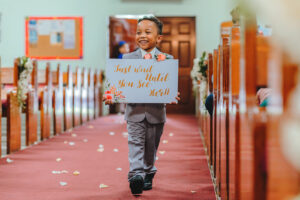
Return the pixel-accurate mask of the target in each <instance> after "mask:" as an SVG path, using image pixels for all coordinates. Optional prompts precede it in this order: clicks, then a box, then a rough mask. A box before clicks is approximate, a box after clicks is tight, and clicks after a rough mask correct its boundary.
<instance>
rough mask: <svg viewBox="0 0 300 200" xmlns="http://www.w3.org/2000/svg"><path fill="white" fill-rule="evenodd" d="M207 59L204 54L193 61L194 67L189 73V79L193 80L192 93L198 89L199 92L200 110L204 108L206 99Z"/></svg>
mask: <svg viewBox="0 0 300 200" xmlns="http://www.w3.org/2000/svg"><path fill="white" fill-rule="evenodd" d="M206 60H207V57H206V52H205V51H204V52H203V53H202V56H201V57H200V58H195V59H194V66H193V69H192V71H191V78H192V80H193V88H194V92H195V90H196V89H198V87H199V92H200V97H201V101H200V108H202V107H204V103H205V99H206V97H207V69H208V67H207V61H206Z"/></svg>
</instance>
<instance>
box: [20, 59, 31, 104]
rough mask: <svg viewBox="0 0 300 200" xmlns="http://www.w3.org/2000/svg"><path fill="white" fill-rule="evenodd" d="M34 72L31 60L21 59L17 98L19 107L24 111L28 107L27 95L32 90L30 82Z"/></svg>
mask: <svg viewBox="0 0 300 200" xmlns="http://www.w3.org/2000/svg"><path fill="white" fill-rule="evenodd" d="M32 70H33V65H32V63H31V61H30V60H29V58H27V57H25V56H23V57H22V58H20V63H19V66H18V72H19V73H18V76H19V77H18V78H19V79H18V89H17V97H18V102H19V105H20V107H21V108H22V109H24V108H25V107H26V99H27V93H28V91H29V90H30V88H29V85H28V81H29V77H30V74H31V72H32Z"/></svg>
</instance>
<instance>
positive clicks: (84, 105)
mask: <svg viewBox="0 0 300 200" xmlns="http://www.w3.org/2000/svg"><path fill="white" fill-rule="evenodd" d="M82 77H83V81H82V87H81V123H82V124H83V123H85V122H87V120H88V70H87V69H86V68H84V69H83V72H82Z"/></svg>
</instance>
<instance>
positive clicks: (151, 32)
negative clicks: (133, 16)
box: [135, 20, 162, 52]
mask: <svg viewBox="0 0 300 200" xmlns="http://www.w3.org/2000/svg"><path fill="white" fill-rule="evenodd" d="M161 40H162V35H159V34H158V28H157V26H156V24H155V23H154V22H152V21H149V20H143V21H141V22H140V23H138V25H137V29H136V35H135V42H136V44H137V45H138V46H139V47H140V48H141V49H143V50H145V51H147V52H150V51H151V50H152V49H154V48H155V47H156V44H157V43H159V42H161Z"/></svg>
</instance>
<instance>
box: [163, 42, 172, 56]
mask: <svg viewBox="0 0 300 200" xmlns="http://www.w3.org/2000/svg"><path fill="white" fill-rule="evenodd" d="M161 51H162V52H164V53H167V54H170V55H172V43H171V41H166V40H164V41H162V42H161Z"/></svg>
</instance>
